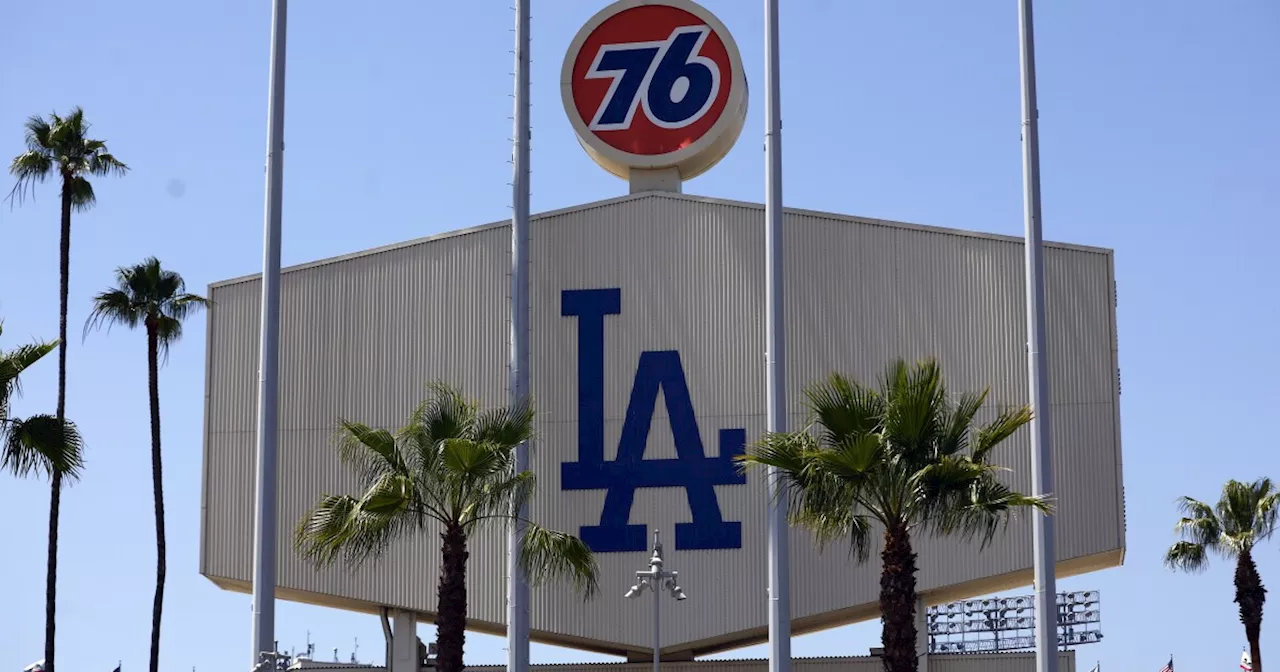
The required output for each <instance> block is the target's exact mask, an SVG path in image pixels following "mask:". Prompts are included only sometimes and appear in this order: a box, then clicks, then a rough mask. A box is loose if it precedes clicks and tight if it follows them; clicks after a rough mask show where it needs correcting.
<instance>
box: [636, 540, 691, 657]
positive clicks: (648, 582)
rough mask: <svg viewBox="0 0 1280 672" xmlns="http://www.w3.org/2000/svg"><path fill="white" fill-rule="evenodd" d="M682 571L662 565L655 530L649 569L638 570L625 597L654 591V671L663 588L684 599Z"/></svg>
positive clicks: (660, 644) (659, 542) (675, 596)
mask: <svg viewBox="0 0 1280 672" xmlns="http://www.w3.org/2000/svg"><path fill="white" fill-rule="evenodd" d="M679 574H680V572H668V571H667V570H665V569H663V567H662V542H661V541H660V540H659V539H658V531H657V530H654V531H653V557H651V558H649V569H648V570H639V571H637V572H636V583H635V585H634V586H631V589H630V590H628V591H627V594H626V595H625V596H624V597H628V598H631V599H635V598H637V597H640V596H641V595H643V594H644V591H646V590H652V591H653V672H658V663H659V659H660V658H661V653H660V651H661V647H662V639H661V637H660V636H659V633H661V631H662V630H661V623H662V600H661V599H660V598H661V597H662V590H663V589H664V588H665V589H666V590H667V592H669V593H671V596H672V597H674V598H676V600H677V601H683V600H685V599H686V598H687V597H688V596H687V595H685V594H684V589H683V588H681V587H680V585H679V584H677V583H676V579H677V578H678V576H679Z"/></svg>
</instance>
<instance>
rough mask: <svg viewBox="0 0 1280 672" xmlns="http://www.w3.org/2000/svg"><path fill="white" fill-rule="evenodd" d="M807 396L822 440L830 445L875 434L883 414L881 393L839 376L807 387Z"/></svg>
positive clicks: (830, 377)
mask: <svg viewBox="0 0 1280 672" xmlns="http://www.w3.org/2000/svg"><path fill="white" fill-rule="evenodd" d="M804 394H805V399H806V403H807V404H808V406H809V411H810V413H812V414H813V416H814V419H815V421H816V422H817V423H818V427H819V428H820V431H821V433H822V439H823V441H825V442H826V443H828V444H831V445H838V444H840V443H843V442H844V441H845V440H847V439H848V438H849V437H851V436H852V437H857V436H862V435H864V434H868V433H870V432H873V431H875V430H876V428H877V427H878V426H879V424H880V421H881V418H882V415H883V410H884V399H883V398H882V397H881V396H880V395H879V394H877V393H876V392H875V391H874V390H871V389H869V388H866V387H863V386H862V385H860V384H859V383H858V382H856V381H853V380H850V379H848V378H846V377H844V376H842V375H840V374H838V373H833V374H831V375H830V376H828V377H827V378H826V380H823V381H820V382H817V383H814V384H812V385H810V386H809V387H807V388H805V392H804Z"/></svg>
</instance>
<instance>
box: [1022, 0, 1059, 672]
mask: <svg viewBox="0 0 1280 672" xmlns="http://www.w3.org/2000/svg"><path fill="white" fill-rule="evenodd" d="M1018 19H1019V29H1018V37H1019V41H1020V43H1021V44H1020V47H1021V50H1020V51H1021V59H1020V62H1021V71H1022V184H1023V215H1024V217H1025V219H1026V244H1025V247H1026V257H1027V364H1028V381H1029V387H1030V393H1031V394H1030V396H1031V408H1032V411H1033V413H1034V415H1033V416H1032V418H1031V423H1030V424H1031V492H1032V494H1034V495H1037V496H1040V497H1046V496H1049V495H1052V494H1053V434H1052V430H1051V425H1050V412H1049V363H1048V359H1049V358H1048V353H1047V352H1046V348H1047V344H1046V341H1047V339H1046V337H1045V309H1044V298H1045V292H1044V246H1043V241H1042V231H1041V218H1040V137H1039V120H1038V116H1039V112H1038V109H1037V107H1036V65H1035V36H1034V30H1033V19H1032V13H1031V0H1018ZM1031 537H1032V544H1033V556H1034V563H1035V564H1034V567H1035V592H1036V614H1035V616H1036V670H1037V672H1058V651H1057V649H1058V647H1057V643H1058V638H1057V632H1058V591H1057V587H1056V578H1057V577H1056V576H1055V573H1056V568H1055V565H1054V562H1055V560H1056V557H1057V556H1056V554H1055V550H1054V521H1053V516H1052V515H1051V514H1049V513H1045V512H1041V511H1037V512H1035V513H1034V514H1033V522H1032V531H1031Z"/></svg>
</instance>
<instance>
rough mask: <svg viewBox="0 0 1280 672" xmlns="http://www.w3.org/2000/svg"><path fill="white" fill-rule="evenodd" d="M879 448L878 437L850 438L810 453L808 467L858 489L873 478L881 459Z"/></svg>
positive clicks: (872, 435) (868, 435)
mask: <svg viewBox="0 0 1280 672" xmlns="http://www.w3.org/2000/svg"><path fill="white" fill-rule="evenodd" d="M880 448H881V447H880V437H879V436H878V435H875V434H863V435H862V436H856V437H855V436H850V437H849V438H847V439H845V441H843V442H842V443H840V444H838V445H836V446H834V447H833V448H831V449H828V450H817V451H811V453H810V455H809V456H808V457H809V460H808V461H809V466H810V468H816V469H821V470H822V471H824V472H826V473H827V474H830V475H831V476H833V477H835V478H837V479H840V480H841V481H845V482H846V483H848V484H849V485H850V486H851V487H859V485H860V484H862V483H865V482H866V481H867V480H868V479H870V478H872V477H873V473H874V471H875V468H876V466H877V465H878V464H879V463H880V459H881V450H880Z"/></svg>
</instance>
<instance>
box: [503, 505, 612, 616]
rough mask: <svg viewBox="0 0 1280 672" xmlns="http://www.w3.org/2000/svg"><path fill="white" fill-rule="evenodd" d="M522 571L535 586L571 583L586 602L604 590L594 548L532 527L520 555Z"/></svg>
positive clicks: (543, 528) (521, 545)
mask: <svg viewBox="0 0 1280 672" xmlns="http://www.w3.org/2000/svg"><path fill="white" fill-rule="evenodd" d="M517 562H518V563H519V566H520V571H522V572H523V573H524V575H525V576H526V577H527V578H528V579H529V583H530V584H532V585H542V584H544V583H547V582H548V581H567V582H568V583H569V584H571V585H572V586H573V588H574V590H576V591H577V592H578V593H580V594H581V595H582V596H583V598H584V599H590V598H592V597H594V596H595V595H596V593H597V592H599V589H600V568H599V566H598V565H597V564H596V559H595V556H594V555H593V554H592V553H591V548H590V547H588V546H587V545H586V543H584V542H583V541H582V540H581V539H579V538H577V537H575V536H573V535H571V534H565V533H564V532H556V531H554V530H549V529H547V528H545V527H542V526H540V525H535V524H532V523H530V524H529V526H528V527H526V528H525V534H524V539H523V541H522V543H521V544H520V550H519V553H518V555H517Z"/></svg>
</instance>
